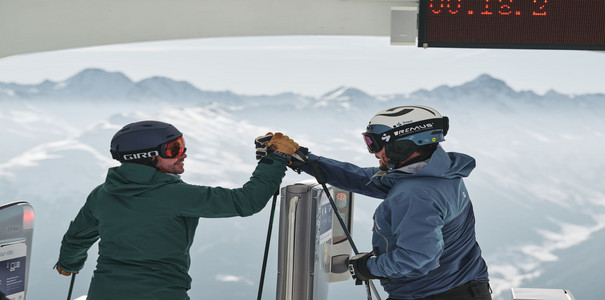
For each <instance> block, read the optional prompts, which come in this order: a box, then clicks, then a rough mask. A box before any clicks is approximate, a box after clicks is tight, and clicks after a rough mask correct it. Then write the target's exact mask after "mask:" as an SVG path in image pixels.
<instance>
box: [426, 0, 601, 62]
mask: <svg viewBox="0 0 605 300" xmlns="http://www.w3.org/2000/svg"><path fill="white" fill-rule="evenodd" d="M418 28H419V30H418V46H419V47H459V48H465V47H466V48H519V49H532V48H533V49H578V50H605V0H420V7H419V24H418Z"/></svg>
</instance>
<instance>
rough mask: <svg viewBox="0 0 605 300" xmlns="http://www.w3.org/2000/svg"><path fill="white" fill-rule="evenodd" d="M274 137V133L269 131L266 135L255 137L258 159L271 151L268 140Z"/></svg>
mask: <svg viewBox="0 0 605 300" xmlns="http://www.w3.org/2000/svg"><path fill="white" fill-rule="evenodd" d="M271 138H273V133H271V132H267V134H265V135H261V136H259V137H257V138H256V139H254V145H255V146H256V160H260V159H261V158H263V157H265V156H266V155H267V154H268V153H269V147H268V146H267V142H269V141H270V140H271Z"/></svg>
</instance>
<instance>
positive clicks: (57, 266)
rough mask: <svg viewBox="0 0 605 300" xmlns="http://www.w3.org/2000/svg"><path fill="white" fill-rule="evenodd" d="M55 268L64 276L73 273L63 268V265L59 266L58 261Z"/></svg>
mask: <svg viewBox="0 0 605 300" xmlns="http://www.w3.org/2000/svg"><path fill="white" fill-rule="evenodd" d="M55 269H57V272H59V274H61V275H64V276H70V275H71V272H67V271H65V270H63V269H61V267H59V263H57V264H56V265H55ZM74 273H75V274H78V272H74Z"/></svg>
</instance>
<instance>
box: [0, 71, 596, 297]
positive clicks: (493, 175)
mask: <svg viewBox="0 0 605 300" xmlns="http://www.w3.org/2000/svg"><path fill="white" fill-rule="evenodd" d="M404 104H424V105H429V106H432V107H434V108H436V109H438V110H439V111H440V112H441V113H442V114H444V115H447V116H448V117H449V118H450V122H451V126H450V128H451V129H450V132H449V134H448V136H447V137H446V142H444V143H443V147H444V148H445V149H446V150H447V151H456V152H464V153H467V154H470V155H472V156H474V157H475V158H476V159H477V168H476V170H475V171H474V172H473V174H471V176H470V177H469V178H468V179H467V181H466V182H467V185H468V188H469V191H470V193H471V199H472V200H473V204H474V207H475V211H476V215H477V235H478V239H479V243H480V244H481V246H482V248H483V251H484V256H485V258H486V260H487V262H488V265H489V270H490V275H491V280H492V288H493V289H494V292H495V297H494V299H500V300H503V299H509V298H508V297H509V296H508V295H509V292H508V289H509V288H510V287H513V286H514V287H539V288H566V289H570V290H571V291H572V292H573V294H574V295H575V296H576V298H577V299H599V298H600V292H599V291H597V288H595V287H598V286H599V283H600V281H601V279H600V277H601V276H600V273H601V270H602V266H603V265H605V259H603V258H602V257H601V255H599V254H600V250H601V249H600V248H602V245H604V244H605V230H604V228H605V186H603V184H602V180H601V178H600V173H601V170H603V169H604V168H605V158H603V156H602V153H605V139H604V138H605V126H604V125H605V121H604V120H603V118H602V115H603V114H604V113H605V95H604V94H591V95H564V94H560V93H557V92H556V91H550V92H548V93H546V94H544V95H539V94H536V93H534V92H532V91H515V90H513V89H512V88H510V87H509V86H508V85H507V84H506V82H505V80H502V79H496V78H493V77H491V76H489V75H481V76H479V77H478V78H476V79H475V80H473V81H471V82H467V83H465V84H462V85H459V86H441V87H438V88H435V89H433V90H419V91H416V92H413V93H410V94H396V95H368V94H367V93H365V92H363V91H361V90H358V89H355V88H347V87H340V88H336V89H334V90H333V91H329V92H327V93H326V94H324V95H322V96H321V97H317V98H314V97H309V96H305V95H299V94H292V93H285V94H279V95H236V94H233V93H231V92H228V91H222V92H214V91H204V90H201V89H199V88H197V87H194V86H192V85H191V84H189V83H187V82H182V81H174V80H171V79H168V78H162V77H153V78H149V79H145V80H142V81H139V82H133V81H132V80H130V79H129V78H128V77H126V76H125V75H123V74H121V73H119V72H106V71H103V70H98V69H89V70H84V71H82V72H80V73H78V74H76V75H74V76H73V77H71V78H69V79H67V80H65V81H62V82H52V81H44V82H42V83H40V84H36V85H20V84H15V83H0V138H2V141H3V142H2V145H3V147H2V148H1V150H0V153H1V154H2V156H1V157H2V159H0V199H1V200H0V201H2V203H6V202H11V201H17V200H25V201H28V202H30V203H31V204H32V205H33V206H34V209H35V211H36V229H35V231H34V246H33V257H32V265H31V272H30V273H31V275H30V283H29V297H28V298H29V299H34V300H36V299H48V298H49V297H48V295H52V297H51V298H53V299H54V298H63V297H64V294H65V293H66V292H67V288H68V286H69V279H68V278H66V277H61V276H59V275H57V274H56V272H55V271H54V270H52V266H53V265H54V263H55V262H56V259H57V255H58V249H59V245H60V240H61V237H62V235H63V233H64V231H65V230H66V228H67V226H68V224H69V221H70V220H71V219H73V217H74V216H75V215H76V213H77V211H78V209H79V208H80V206H81V205H82V203H83V201H84V199H85V198H86V196H87V194H88V192H89V191H90V190H91V189H92V188H94V187H95V186H96V185H98V184H100V183H101V182H102V180H103V178H104V176H105V173H106V169H107V168H108V167H110V166H114V165H116V164H117V162H115V161H113V160H111V156H110V155H109V151H108V148H109V141H110V139H111V136H112V135H113V134H114V133H115V131H116V130H118V129H119V128H121V127H122V126H123V125H124V124H126V123H129V122H133V121H137V120H142V119H157V120H163V121H167V122H170V123H172V124H174V125H175V126H177V127H178V128H179V129H180V130H181V131H183V132H184V133H185V138H186V140H187V147H188V155H189V156H188V158H187V160H186V164H185V167H186V172H185V174H184V177H183V178H184V180H185V181H187V182H190V183H194V184H202V185H211V186H216V185H222V186H227V187H237V186H240V185H241V184H243V183H244V182H245V181H246V180H247V179H248V177H249V175H250V172H251V171H252V169H253V168H254V165H255V164H256V161H255V159H254V149H253V143H252V141H253V139H254V138H255V137H256V136H258V135H261V134H264V133H265V132H267V131H282V132H285V133H286V134H288V135H289V136H291V137H292V138H294V139H295V140H296V141H297V142H299V143H300V144H302V145H304V146H306V147H308V148H309V149H310V150H311V151H312V152H314V153H316V154H319V155H325V156H328V157H332V158H336V159H341V160H347V161H351V162H353V163H356V164H359V165H363V166H370V165H376V163H377V161H376V159H375V158H374V157H373V155H370V154H368V153H367V150H366V149H365V146H364V144H363V142H362V139H361V135H360V133H361V132H362V131H363V130H364V128H365V125H366V124H367V121H368V120H369V118H370V117H371V116H372V115H373V114H374V113H375V112H377V111H379V110H381V109H383V108H386V107H391V106H396V105H404ZM305 179H309V177H308V176H306V175H298V174H295V173H294V172H289V173H288V175H287V176H286V178H285V179H284V184H283V185H286V184H291V183H294V182H297V181H301V180H305ZM377 204H378V201H377V200H374V199H369V198H364V197H361V196H358V197H357V198H356V204H355V206H356V208H355V220H354V222H355V224H354V229H355V231H354V233H353V237H354V239H355V240H356V244H357V245H358V247H359V248H360V250H369V248H370V234H371V225H372V221H371V217H372V213H373V209H374V207H375V206H376V205H377ZM268 210H269V208H268V207H267V208H266V209H265V210H264V211H263V212H261V213H259V214H258V215H255V216H252V217H249V218H229V219H202V220H201V221H200V226H199V227H198V234H197V236H196V242H195V243H194V246H193V247H192V250H191V253H192V266H191V275H192V277H193V280H194V281H193V288H192V290H191V291H190V296H191V297H192V299H214V298H220V299H250V298H251V297H253V295H255V294H256V290H257V288H258V277H259V275H260V265H261V262H262V254H263V247H264V235H265V234H266V226H267V221H268V218H269V216H268V215H269V214H268ZM219 229H220V230H219ZM275 231H276V230H274V237H273V239H274V241H275V240H276V239H277V232H275ZM272 245H274V247H273V249H272V250H271V252H270V255H271V257H272V258H273V260H270V263H269V267H268V272H267V279H266V281H265V289H264V293H263V295H264V299H274V298H275V287H274V285H272V284H273V283H274V282H275V280H276V274H275V272H276V265H277V263H276V261H275V260H276V257H277V253H275V251H276V247H275V245H276V243H272ZM242 251H246V255H241V252H242ZM89 255H90V257H89V259H88V262H87V264H86V266H85V268H84V269H83V270H82V272H81V273H80V275H79V277H78V279H77V280H76V287H75V290H74V295H76V296H79V295H83V294H85V293H86V290H87V286H88V281H89V278H90V274H91V272H92V270H93V269H94V264H95V260H96V249H91V250H90V251H89ZM330 293H331V295H332V296H331V299H343V298H346V299H364V298H365V292H364V290H363V288H361V287H356V286H355V285H354V284H353V283H352V282H341V283H336V284H334V285H333V286H332V287H331V292H330ZM383 298H386V297H383Z"/></svg>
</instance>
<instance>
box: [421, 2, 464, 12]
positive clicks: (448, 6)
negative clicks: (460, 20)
mask: <svg viewBox="0 0 605 300" xmlns="http://www.w3.org/2000/svg"><path fill="white" fill-rule="evenodd" d="M461 5H462V0H430V1H429V9H430V10H431V11H432V12H433V14H436V15H438V14H440V13H442V12H443V11H447V12H448V13H449V14H451V15H455V14H457V13H458V12H460V7H461Z"/></svg>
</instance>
